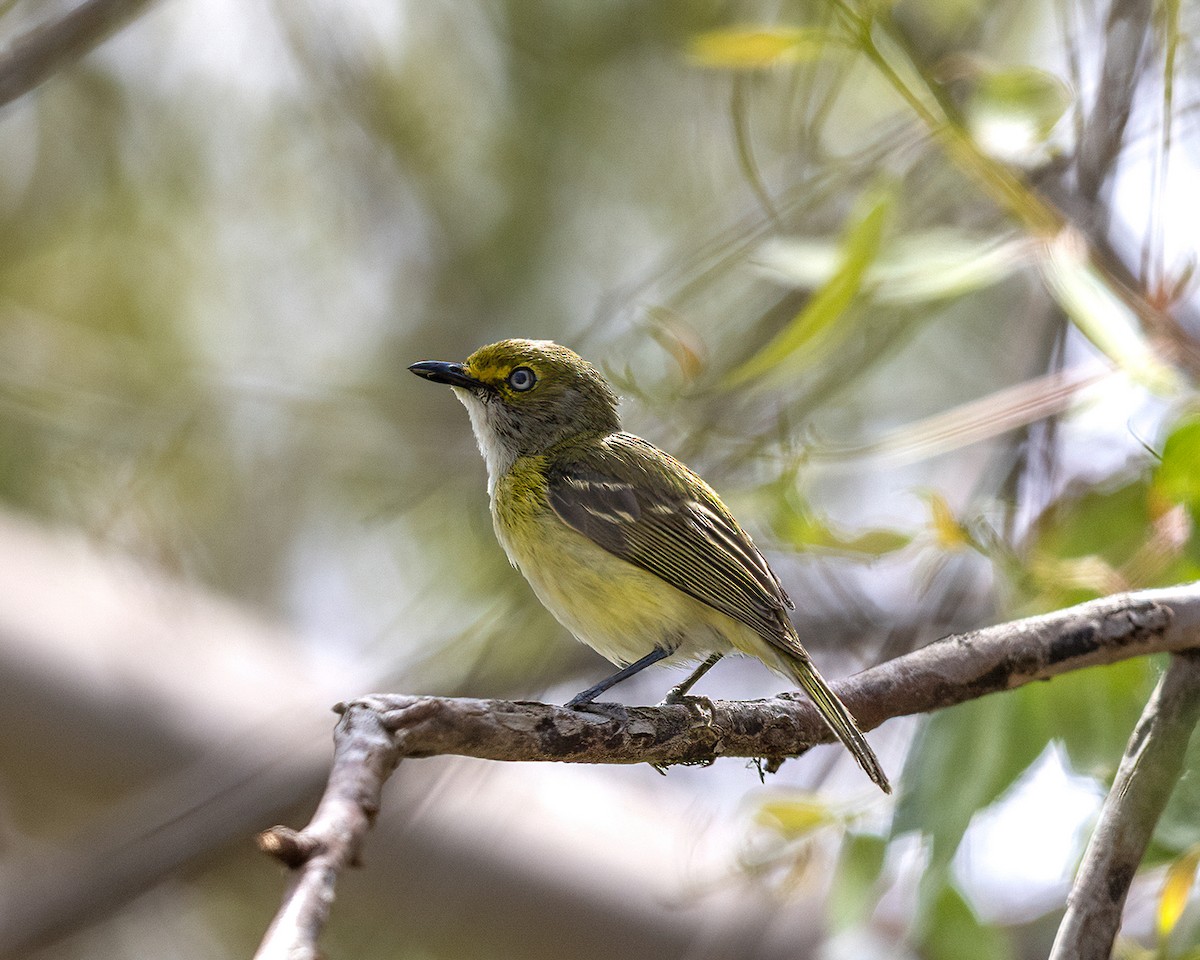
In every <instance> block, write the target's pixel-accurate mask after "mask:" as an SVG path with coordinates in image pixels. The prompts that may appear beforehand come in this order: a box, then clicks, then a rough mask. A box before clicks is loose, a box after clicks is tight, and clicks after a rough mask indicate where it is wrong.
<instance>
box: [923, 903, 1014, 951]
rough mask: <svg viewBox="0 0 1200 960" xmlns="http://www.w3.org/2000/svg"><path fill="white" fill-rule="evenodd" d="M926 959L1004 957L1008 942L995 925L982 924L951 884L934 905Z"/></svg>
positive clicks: (927, 937)
mask: <svg viewBox="0 0 1200 960" xmlns="http://www.w3.org/2000/svg"><path fill="white" fill-rule="evenodd" d="M924 947H925V954H924V955H925V956H926V957H927V958H928V960H1006V958H1009V957H1012V956H1013V949H1012V944H1011V943H1010V942H1009V940H1008V938H1007V937H1006V936H1005V935H1004V934H1003V933H1002V932H1001V931H1000V930H999V929H997V928H996V927H994V926H990V925H988V924H985V923H982V922H981V921H980V920H979V918H978V917H977V916H975V911H974V910H972V909H971V906H970V904H968V903H967V902H966V900H964V899H963V897H962V894H960V893H959V892H958V891H957V890H955V889H954V888H953V887H952V886H947V887H945V888H944V889H943V890H942V894H941V896H940V897H938V899H937V902H936V903H935V904H934V907H933V912H932V917H931V919H930V923H929V926H928V928H927V931H926V935H925V942H924Z"/></svg>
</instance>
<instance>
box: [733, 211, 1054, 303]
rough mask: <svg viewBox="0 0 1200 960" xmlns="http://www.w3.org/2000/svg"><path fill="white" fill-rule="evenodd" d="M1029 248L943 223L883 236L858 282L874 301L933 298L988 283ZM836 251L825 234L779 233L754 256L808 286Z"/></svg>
mask: <svg viewBox="0 0 1200 960" xmlns="http://www.w3.org/2000/svg"><path fill="white" fill-rule="evenodd" d="M1032 254H1033V244H1032V242H1031V241H1030V240H1029V239H1028V238H1026V237H1015V238H1014V237H981V236H979V235H978V234H975V233H969V232H967V231H963V230H955V229H952V228H948V227H947V228H939V229H935V230H926V231H919V232H914V233H909V234H906V235H905V236H902V237H895V238H893V239H889V240H888V243H887V247H886V249H884V250H881V251H880V253H879V257H878V259H876V261H875V262H874V263H873V264H871V267H870V269H869V270H868V271H867V275H866V278H865V280H864V281H863V283H864V285H865V286H869V287H870V288H871V292H872V296H873V297H874V299H875V300H876V301H877V302H879V303H889V304H902V305H903V304H920V303H933V302H936V301H939V300H948V299H953V298H955V297H961V296H965V295H966V294H968V293H973V292H974V291H976V290H982V289H985V288H987V287H991V286H994V285H995V284H997V283H1000V282H1001V281H1002V280H1005V279H1007V278H1008V277H1010V276H1012V275H1013V274H1014V273H1016V272H1017V271H1018V270H1019V269H1021V268H1022V267H1024V266H1025V265H1026V264H1027V263H1029V262H1030V260H1031V257H1032ZM839 256H840V251H839V248H838V246H837V245H836V244H834V243H833V242H831V241H828V240H821V239H808V238H783V239H776V240H770V241H768V242H767V243H765V244H763V246H762V248H761V249H760V250H759V253H758V255H757V258H756V259H757V261H758V263H759V264H760V265H761V267H762V269H763V270H764V271H765V272H766V273H768V274H769V275H771V276H774V277H777V278H778V279H781V280H783V281H784V282H786V283H788V284H794V285H796V286H798V287H808V288H812V287H817V286H820V285H821V284H823V283H827V282H828V281H829V279H830V277H832V276H833V274H834V272H835V271H836V270H837V268H838V262H839Z"/></svg>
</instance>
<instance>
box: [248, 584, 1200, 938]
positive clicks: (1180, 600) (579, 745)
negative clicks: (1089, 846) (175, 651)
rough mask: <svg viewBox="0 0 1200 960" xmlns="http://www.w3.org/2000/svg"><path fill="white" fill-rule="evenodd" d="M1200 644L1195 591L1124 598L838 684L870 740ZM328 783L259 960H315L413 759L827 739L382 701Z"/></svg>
mask: <svg viewBox="0 0 1200 960" xmlns="http://www.w3.org/2000/svg"><path fill="white" fill-rule="evenodd" d="M1196 647H1200V583H1195V584H1190V585H1187V586H1182V587H1175V588H1170V589H1164V590H1150V591H1145V592H1142V593H1138V594H1124V595H1119V596H1115V597H1109V598H1107V599H1104V600H1098V601H1093V602H1091V603H1085V604H1082V605H1080V606H1077V607H1072V608H1070V609H1068V610H1062V611H1059V612H1057V613H1052V614H1048V615H1046V616H1041V617H1032V618H1029V619H1027V620H1018V621H1015V622H1012V623H1006V624H1000V625H998V626H994V627H988V628H986V629H983V630H977V631H975V632H973V633H967V634H962V635H959V636H951V637H946V638H945V639H943V640H940V641H938V642H936V643H933V644H930V645H929V646H927V647H925V648H923V649H921V650H917V651H916V652H914V653H911V654H908V655H906V656H903V657H899V658H897V659H895V660H891V661H888V662H887V663H884V664H881V665H879V666H877V667H874V668H872V669H870V670H866V671H864V672H863V673H860V674H858V675H857V676H854V677H851V678H849V679H847V680H843V681H841V682H840V683H835V684H834V685H833V686H834V689H835V690H836V692H837V694H838V696H839V697H841V698H842V699H843V700H844V701H845V703H846V705H847V706H848V707H849V708H850V710H851V711H852V712H853V713H854V715H855V716H856V717H857V718H858V719H859V722H860V723H861V724H862V726H863V728H864V729H867V730H870V729H872V728H874V727H877V726H879V725H880V724H881V723H883V722H884V721H885V720H887V719H889V718H890V717H899V716H905V715H909V714H916V713H926V712H929V711H932V710H939V709H942V708H945V707H949V706H953V705H954V704H957V703H962V702H964V701H966V700H972V699H975V698H976V697H981V696H984V695H986V694H989V693H995V692H998V691H1002V690H1010V689H1013V688H1015V687H1019V686H1022V685H1024V684H1026V683H1030V682H1032V681H1035V680H1046V679H1049V678H1050V677H1053V676H1057V675H1059V674H1062V673H1067V672H1070V671H1073V670H1079V669H1083V668H1085V667H1090V666H1097V665H1100V664H1106V663H1114V662H1116V661H1118V660H1124V659H1128V658H1130V657H1136V656H1142V655H1145V654H1150V653H1162V652H1180V651H1183V650H1188V649H1191V648H1196ZM339 709H340V710H341V711H342V719H341V722H340V723H339V724H338V727H337V731H336V733H335V740H336V743H337V749H336V751H335V757H334V764H333V770H332V771H331V773H330V778H329V785H328V788H327V789H326V793H325V797H324V798H323V799H322V801H321V803H320V805H319V807H318V808H317V813H316V815H315V816H314V818H313V821H312V823H310V824H309V826H308V827H306V828H305V829H304V830H302V831H300V832H299V833H296V832H295V831H292V830H289V829H287V828H285V827H275V828H272V829H271V830H268V831H266V832H265V833H264V834H262V835H261V837H260V845H261V846H262V848H263V849H264V850H266V851H267V852H269V853H272V854H273V855H274V856H276V857H277V858H278V859H280V860H281V861H282V862H284V863H285V864H286V865H287V866H289V867H293V868H298V869H299V871H300V872H299V874H298V875H297V877H296V878H295V881H294V883H293V885H292V887H291V888H290V891H289V893H288V895H287V897H286V898H285V901H284V905H283V908H282V909H281V911H280V913H279V914H278V915H277V917H276V919H275V921H274V922H273V923H272V925H271V928H270V930H269V932H268V935H267V938H266V939H265V940H264V942H263V945H262V947H261V948H260V951H259V953H258V954H257V955H256V960H277V958H278V960H282V958H288V960H315V958H316V957H317V956H318V955H319V954H318V952H317V945H316V940H317V936H318V935H319V933H320V930H321V928H322V927H323V926H324V923H325V920H326V918H327V916H328V910H329V905H330V903H331V902H332V900H333V896H334V885H335V883H336V880H337V876H338V873H339V872H340V870H341V869H342V868H344V867H345V866H346V865H347V864H350V863H353V862H354V861H355V860H356V858H357V855H358V851H359V849H360V847H361V844H362V842H363V838H364V837H365V835H366V831H367V828H368V827H369V825H370V822H371V819H372V817H373V816H374V814H375V811H376V810H377V809H378V803H379V796H380V792H381V790H382V787H383V782H384V780H385V779H386V778H387V776H388V775H389V774H390V772H391V771H392V770H393V769H394V768H395V766H396V764H397V763H398V762H399V761H400V760H401V759H403V758H406V757H427V756H434V755H444V754H456V755H459V756H469V757H481V758H485V759H491V760H510V761H512V760H543V761H560V762H574V763H654V764H677V763H708V762H711V761H712V760H714V759H716V758H717V757H722V756H724V757H765V758H771V759H773V760H778V759H781V758H784V757H789V756H798V755H800V754H802V753H803V752H804V751H806V750H807V749H809V748H810V747H812V746H813V745H815V744H818V743H826V742H830V741H832V739H833V738H832V735H831V734H830V733H829V731H828V729H827V728H826V726H825V724H824V722H823V721H822V720H821V718H820V715H819V714H818V713H817V711H816V710H815V708H813V707H812V706H811V704H809V703H808V702H807V701H806V700H798V699H792V698H791V696H790V695H784V696H781V697H778V698H775V699H772V700H758V701H748V702H729V701H719V700H717V701H710V700H705V699H693V700H690V701H688V702H687V703H684V704H678V705H670V706H659V707H624V706H621V705H618V704H596V705H593V706H592V708H590V709H588V710H587V711H586V712H585V711H581V710H568V709H567V708H565V707H557V706H552V705H549V704H543V703H529V702H519V701H517V702H514V701H507V700H469V699H454V698H446V697H415V696H405V695H386V694H380V695H373V696H370V697H365V698H363V699H361V700H357V701H355V702H354V703H352V704H350V705H348V706H342V707H340V708H339Z"/></svg>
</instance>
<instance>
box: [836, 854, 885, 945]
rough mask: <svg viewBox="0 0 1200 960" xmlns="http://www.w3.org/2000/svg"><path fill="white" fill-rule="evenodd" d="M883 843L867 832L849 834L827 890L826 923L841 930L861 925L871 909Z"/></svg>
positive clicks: (880, 868)
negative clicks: (827, 914) (828, 919)
mask: <svg viewBox="0 0 1200 960" xmlns="http://www.w3.org/2000/svg"><path fill="white" fill-rule="evenodd" d="M886 854H887V840H885V839H884V838H883V837H877V836H875V835H874V834H871V833H849V834H847V835H846V837H845V839H844V840H843V841H842V849H841V856H840V857H839V858H838V865H837V871H836V872H835V873H834V875H833V885H832V887H831V889H830V891H829V913H830V922H831V923H832V924H833V926H834V928H835V929H838V930H845V929H847V928H850V927H855V926H858V925H860V924H862V923H865V922H866V921H867V919H868V918H869V917H870V915H871V911H872V910H873V909H874V907H875V902H876V899H877V897H876V892H875V885H876V883H878V881H879V874H880V873H881V872H882V870H883V861H884V857H885V855H886Z"/></svg>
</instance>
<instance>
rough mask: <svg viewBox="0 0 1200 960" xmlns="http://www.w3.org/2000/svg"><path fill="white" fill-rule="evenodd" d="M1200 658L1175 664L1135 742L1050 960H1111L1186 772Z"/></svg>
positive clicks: (1183, 657)
mask: <svg viewBox="0 0 1200 960" xmlns="http://www.w3.org/2000/svg"><path fill="white" fill-rule="evenodd" d="M1198 694H1200V654H1198V653H1195V652H1193V653H1184V654H1180V655H1178V656H1175V657H1172V658H1171V666H1170V668H1169V669H1168V670H1167V672H1166V673H1165V674H1163V677H1162V679H1161V680H1160V681H1159V683H1158V687H1157V688H1156V689H1155V691H1154V695H1153V696H1152V697H1151V698H1150V702H1149V703H1148V704H1146V709H1145V712H1143V713H1142V718H1141V720H1139V721H1138V725H1137V727H1136V728H1135V729H1134V731H1133V736H1131V737H1130V738H1129V746H1128V747H1127V748H1126V749H1125V756H1124V757H1123V758H1122V760H1121V766H1120V767H1119V768H1118V769H1117V776H1116V779H1115V780H1114V781H1113V785H1112V789H1111V790H1110V791H1109V793H1108V798H1107V799H1106V800H1105V802H1104V808H1103V810H1101V812H1100V820H1099V822H1098V823H1097V824H1096V829H1095V832H1094V833H1093V834H1092V838H1091V840H1089V841H1088V847H1087V851H1086V852H1085V853H1084V856H1083V864H1082V866H1080V868H1079V874H1078V876H1077V877H1076V878H1075V886H1074V887H1073V888H1072V890H1071V894H1070V896H1069V897H1068V898H1067V913H1066V916H1065V917H1063V921H1062V924H1061V925H1060V926H1059V928H1058V935H1057V936H1056V937H1055V938H1054V948H1053V950H1052V951H1051V953H1050V960H1107V958H1108V957H1109V956H1110V955H1111V953H1112V946H1113V941H1114V940H1115V939H1116V936H1117V930H1118V929H1119V928H1120V926H1121V911H1122V910H1123V908H1124V906H1125V896H1126V894H1128V892H1129V884H1130V883H1131V882H1132V880H1133V876H1134V874H1135V873H1136V872H1137V868H1138V864H1140V863H1141V862H1142V857H1143V856H1145V854H1146V847H1147V845H1148V844H1149V843H1150V837H1151V836H1152V835H1153V833H1154V827H1155V825H1156V824H1157V823H1158V818H1159V817H1160V816H1162V812H1163V808H1164V807H1166V805H1167V800H1168V799H1170V796H1171V792H1172V791H1173V790H1174V789H1175V784H1176V782H1177V781H1178V780H1179V775H1180V773H1181V771H1182V769H1183V761H1184V755H1185V753H1186V752H1187V746H1188V741H1189V740H1190V739H1191V736H1192V731H1193V730H1194V729H1195V727H1196V722H1197V720H1200V695H1198Z"/></svg>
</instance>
